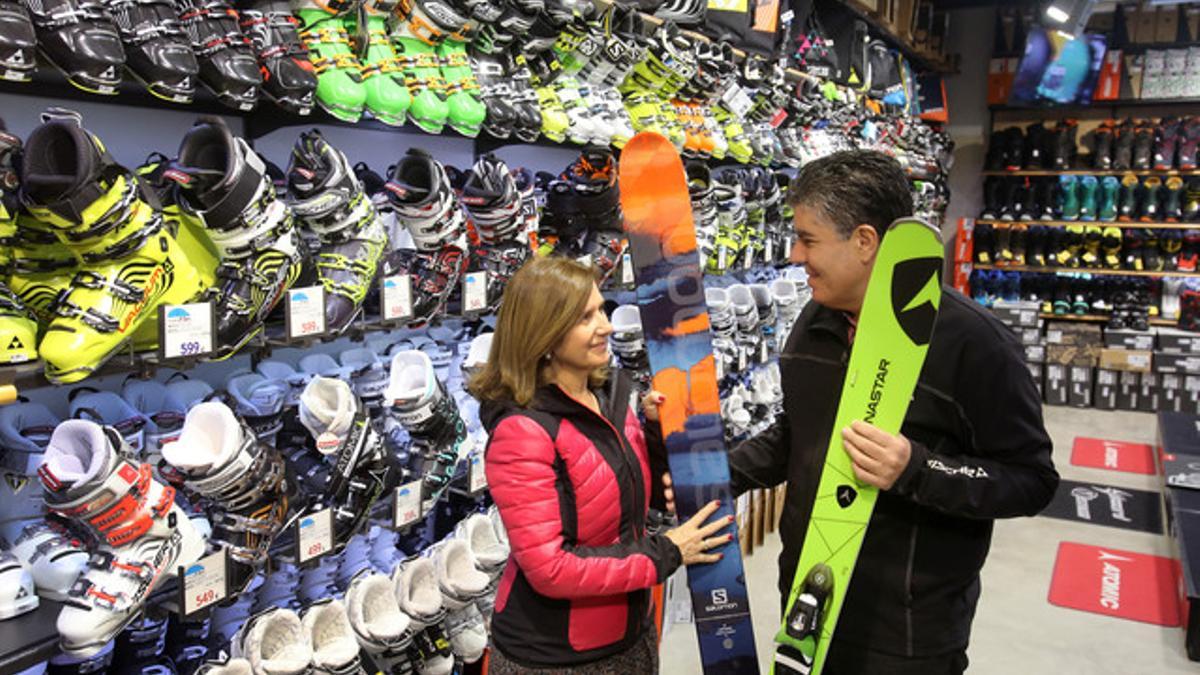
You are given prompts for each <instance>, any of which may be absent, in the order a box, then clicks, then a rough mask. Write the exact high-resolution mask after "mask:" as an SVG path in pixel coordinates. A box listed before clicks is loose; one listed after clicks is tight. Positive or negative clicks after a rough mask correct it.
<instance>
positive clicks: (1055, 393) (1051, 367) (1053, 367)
mask: <svg viewBox="0 0 1200 675" xmlns="http://www.w3.org/2000/svg"><path fill="white" fill-rule="evenodd" d="M1045 371H1046V385H1045V388H1044V389H1043V396H1044V397H1045V400H1046V403H1048V404H1050V405H1066V404H1067V399H1068V394H1069V392H1070V389H1071V387H1070V385H1069V384H1068V382H1067V367H1066V366H1063V365H1060V364H1057V363H1047V364H1046V366H1045Z"/></svg>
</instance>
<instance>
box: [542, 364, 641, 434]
mask: <svg viewBox="0 0 1200 675" xmlns="http://www.w3.org/2000/svg"><path fill="white" fill-rule="evenodd" d="M631 386H632V384H631V381H630V380H629V376H628V375H627V374H626V373H625V372H624V371H622V370H620V369H616V368H614V369H613V370H612V371H610V374H609V378H608V381H607V382H605V383H604V385H603V386H602V387H600V388H599V389H598V390H593V393H594V394H596V399H597V400H598V401H599V402H600V413H601V415H603V417H604V418H605V419H607V420H608V421H609V422H611V423H612V424H613V426H615V427H617V428H618V429H619V428H621V426H623V425H624V423H625V412H626V409H627V408H626V406H627V405H628V402H629V394H630V392H631V389H630V387H631ZM529 407H530V408H533V409H534V410H539V411H541V412H544V413H549V414H551V415H555V416H557V417H570V416H574V415H579V414H593V415H594V414H595V413H594V412H593V411H592V409H591V408H588V407H587V405H586V404H584V403H583V402H582V401H577V400H575V399H574V398H572V397H571V396H570V395H568V394H567V392H565V391H563V389H562V388H561V387H559V386H558V385H557V384H545V385H542V386H541V387H538V389H537V392H536V393H534V395H533V401H531V402H530V404H529Z"/></svg>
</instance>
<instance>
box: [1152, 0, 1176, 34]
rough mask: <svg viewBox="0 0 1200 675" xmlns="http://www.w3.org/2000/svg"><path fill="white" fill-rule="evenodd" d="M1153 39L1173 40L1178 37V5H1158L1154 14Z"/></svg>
mask: <svg viewBox="0 0 1200 675" xmlns="http://www.w3.org/2000/svg"><path fill="white" fill-rule="evenodd" d="M1154 18H1155V21H1154V41H1155V42H1174V41H1175V40H1176V39H1177V38H1178V37H1179V7H1178V6H1176V5H1171V6H1169V7H1159V8H1158V12H1157V13H1156V14H1155V17H1154Z"/></svg>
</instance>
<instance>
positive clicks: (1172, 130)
mask: <svg viewBox="0 0 1200 675" xmlns="http://www.w3.org/2000/svg"><path fill="white" fill-rule="evenodd" d="M1178 144H1179V118H1178V117H1173V116H1172V117H1164V118H1163V119H1162V121H1160V122H1159V123H1158V126H1157V127H1155V129H1154V170H1155V171H1168V170H1170V169H1173V168H1174V167H1175V149H1176V147H1177V146H1178Z"/></svg>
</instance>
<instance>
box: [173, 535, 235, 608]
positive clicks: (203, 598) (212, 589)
mask: <svg viewBox="0 0 1200 675" xmlns="http://www.w3.org/2000/svg"><path fill="white" fill-rule="evenodd" d="M228 564H229V549H226V548H222V549H221V550H220V551H217V552H216V553H213V554H211V555H209V556H206V557H204V558H201V559H200V560H197V561H196V562H194V563H192V564H191V565H188V566H187V567H181V568H179V570H180V571H179V579H180V583H179V592H180V593H182V594H183V597H182V601H181V602H180V603H179V606H180V607H181V608H182V610H181V614H183V616H185V617H186V616H191V615H193V614H195V613H197V612H199V611H200V610H202V609H206V608H208V607H211V606H213V605H215V604H217V603H218V602H221V601H222V600H224V599H225V598H226V597H227V596H228V595H229V576H228V575H227V574H226V570H227V568H228Z"/></svg>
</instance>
